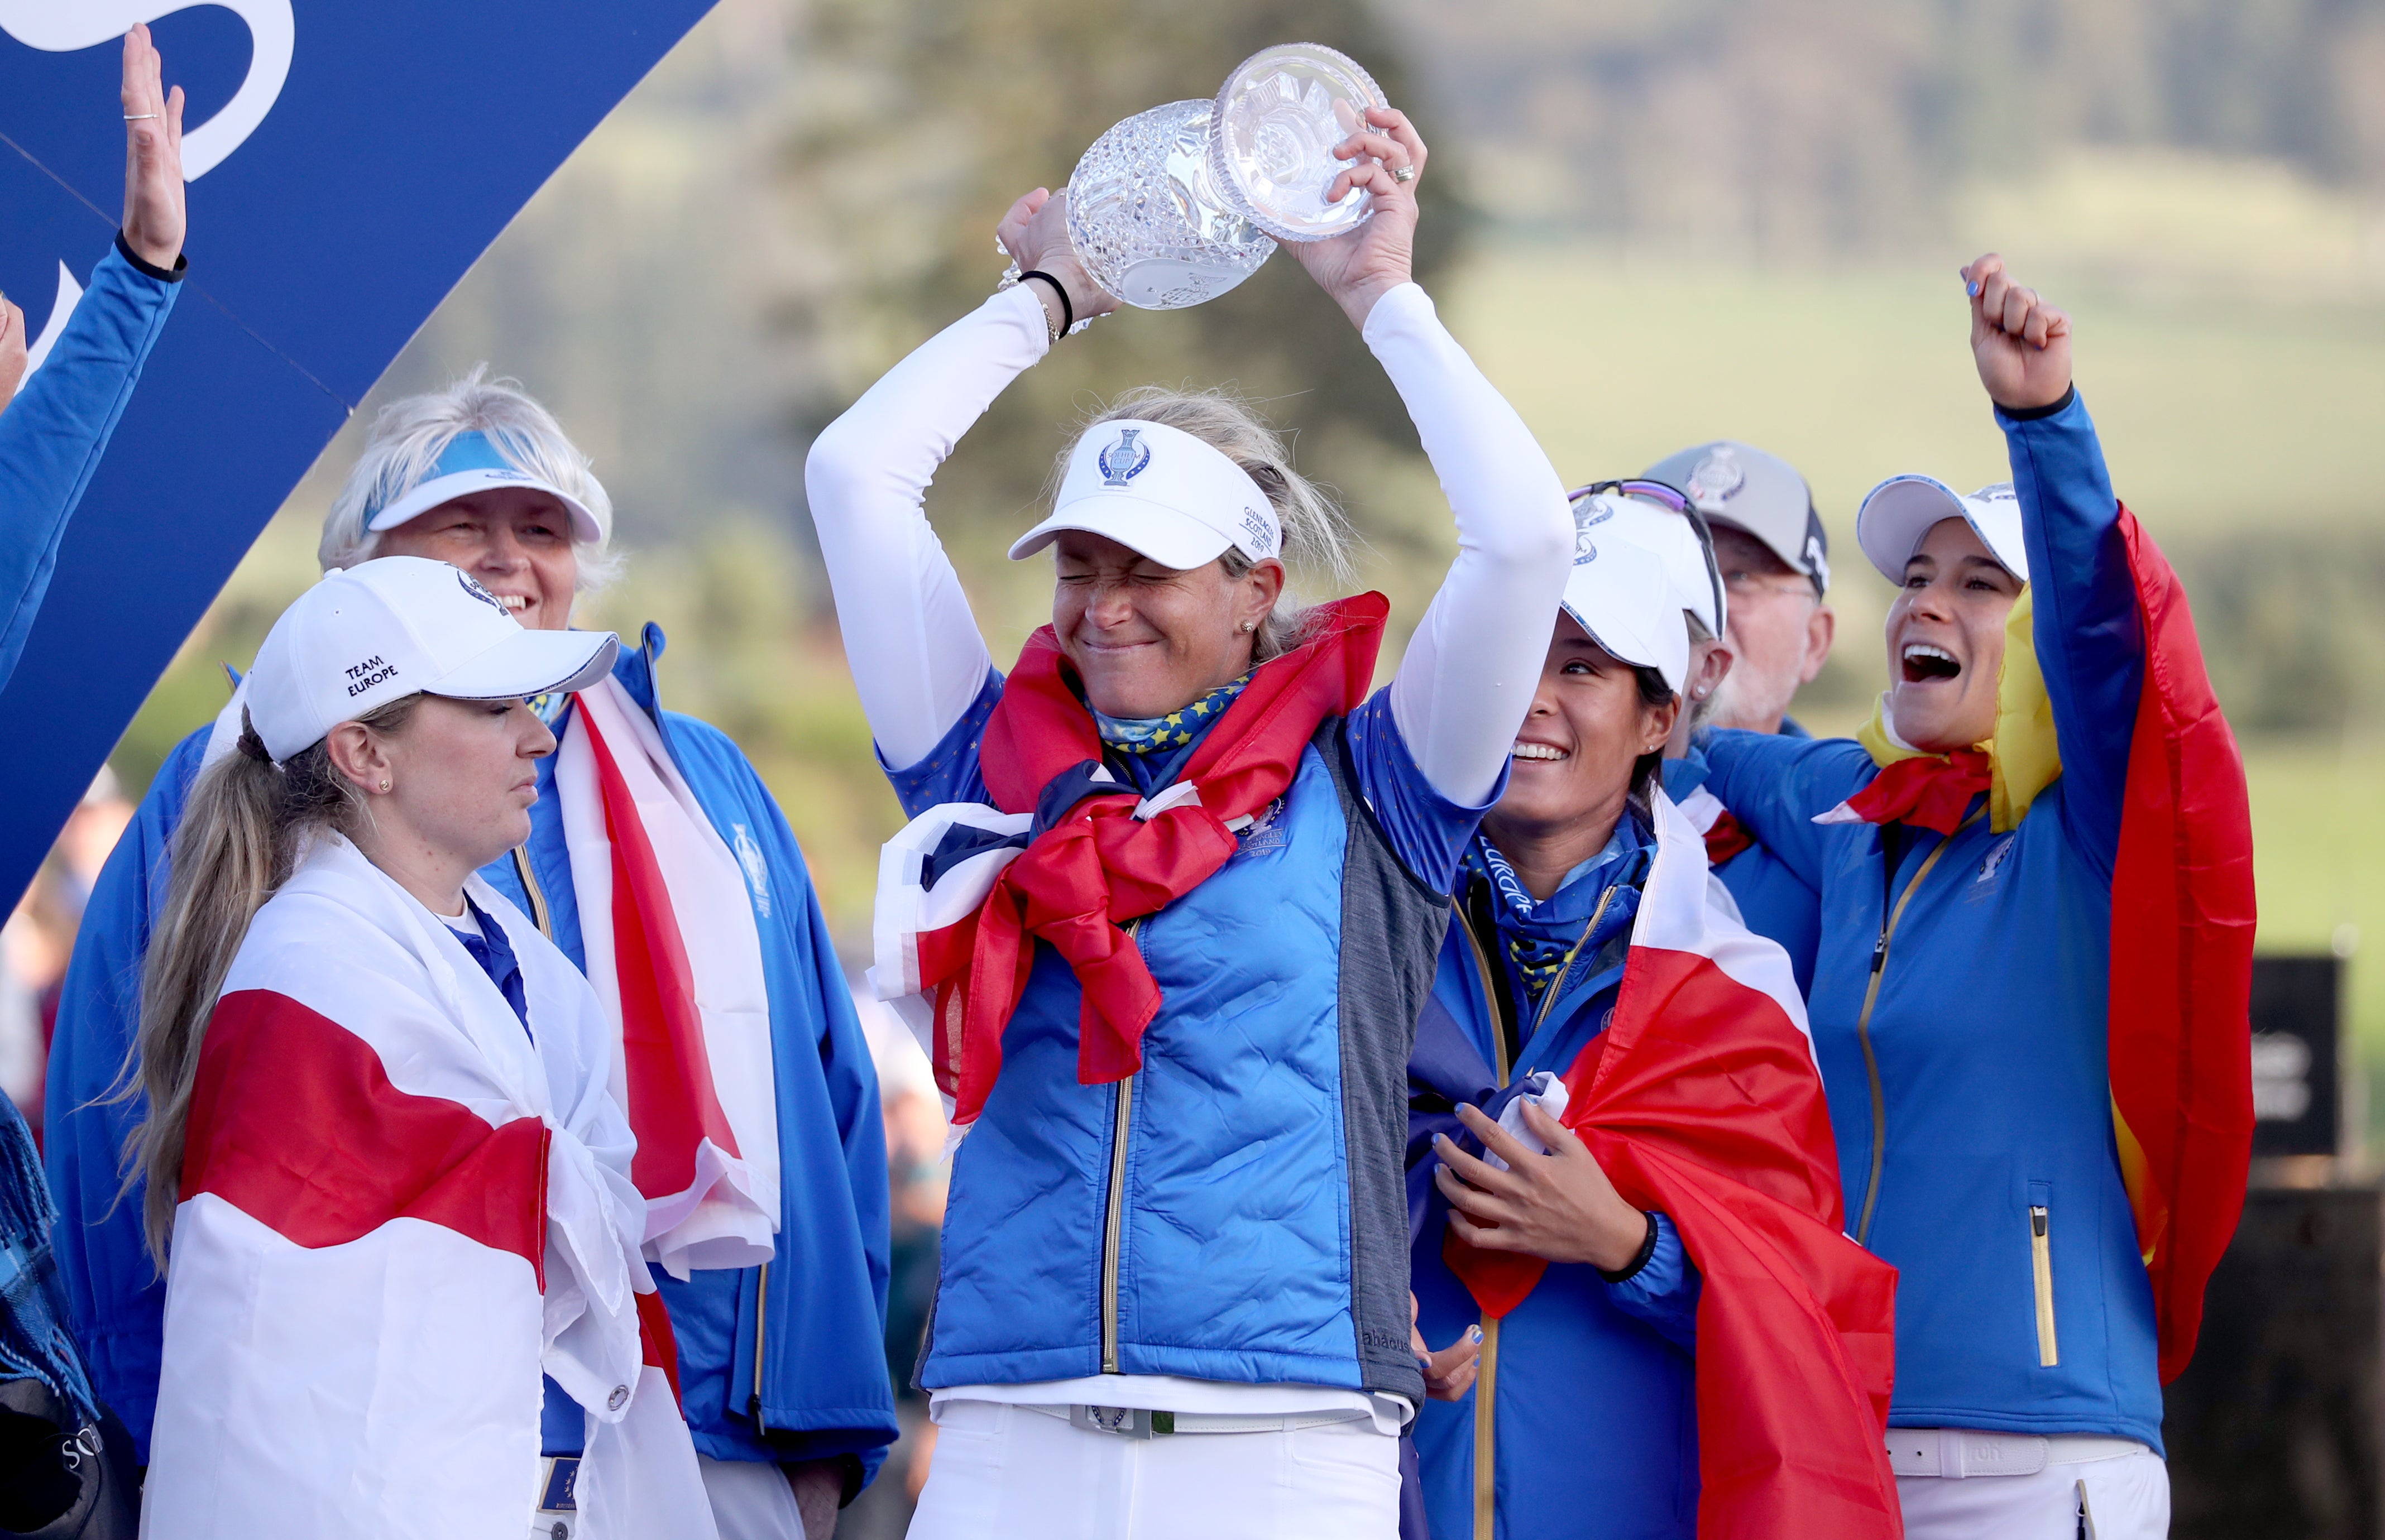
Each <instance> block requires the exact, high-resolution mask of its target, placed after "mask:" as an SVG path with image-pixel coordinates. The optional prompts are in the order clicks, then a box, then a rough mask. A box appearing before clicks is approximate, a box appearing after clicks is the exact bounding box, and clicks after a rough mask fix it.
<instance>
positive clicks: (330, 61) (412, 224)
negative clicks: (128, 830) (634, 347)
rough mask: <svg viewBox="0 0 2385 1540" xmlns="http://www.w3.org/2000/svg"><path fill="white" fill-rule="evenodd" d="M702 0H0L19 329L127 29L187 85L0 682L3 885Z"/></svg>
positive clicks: (62, 245)
mask: <svg viewBox="0 0 2385 1540" xmlns="http://www.w3.org/2000/svg"><path fill="white" fill-rule="evenodd" d="M712 4H713V0H578V3H575V4H566V3H565V0H385V3H372V0H214V3H212V4H193V3H191V0H0V292H6V294H8V295H9V296H11V297H12V298H14V299H15V300H16V301H17V303H18V304H19V305H21V306H22V307H23V309H24V312H25V322H26V329H27V332H28V334H29V335H30V336H31V338H32V339H33V341H34V344H35V347H36V348H38V347H39V346H40V344H41V342H42V340H43V338H44V336H50V335H55V334H56V328H57V327H58V326H59V325H61V324H63V322H64V319H65V316H66V312H67V310H68V309H69V308H70V307H71V305H72V304H73V302H74V299H75V297H76V296H77V295H78V294H79V293H80V292H81V286H82V285H83V284H84V283H85V282H87V281H88V280H89V278H90V275H91V269H92V268H93V267H94V266H95V265H96V264H97V263H98V261H99V259H100V258H101V256H103V255H105V254H106V251H107V249H108V244H109V242H110V241H111V239H112V238H113V236H114V232H115V230H116V225H117V220H118V218H119V215H120V213H121V210H122V208H123V202H124V131H123V125H122V123H121V121H120V116H121V115H120V112H119V107H118V105H117V89H118V84H119V76H120V73H121V68H122V64H121V60H122V54H121V45H120V42H119V40H120V39H121V38H122V36H123V33H124V31H126V29H128V28H130V27H131V25H132V24H133V23H135V22H141V21H145V22H147V23H149V25H150V28H151V31H152V32H153V33H154V35H155V37H156V43H157V46H158V48H159V50H160V52H161V53H162V54H163V56H164V58H165V64H166V82H167V84H168V85H169V86H171V85H181V86H182V87H183V89H184V91H185V92H186V93H187V96H188V103H187V106H186V108H185V111H184V115H183V125H184V133H183V141H182V157H183V172H184V175H185V176H186V177H187V178H188V179H189V180H190V239H189V243H188V245H187V247H186V248H185V250H186V253H187V255H188V256H189V258H190V264H191V267H190V274H189V277H188V279H186V280H185V285H186V287H185V290H184V292H183V293H182V295H181V299H180V300H179V301H178V302H177V304H176V305H175V309H174V314H173V317H172V318H171V320H170V321H169V323H168V325H167V328H166V330H165V333H164V335H163V337H162V338H161V339H160V340H159V342H158V343H157V347H156V351H155V353H153V354H151V356H150V359H149V364H148V367H147V369H146V371H145V373H144V375H143V377H142V380H141V386H140V389H139V391H138V392H137V393H136V394H135V395H134V396H133V398H132V402H131V406H130V407H128V408H127V410H126V411H125V414H124V416H123V419H122V421H121V422H120V423H119V425H118V428H117V430H116V435H115V438H114V440H113V441H111V442H110V444H109V446H108V450H107V454H106V459H105V460H104V461H103V462H102V463H101V465H100V467H99V470H98V473H97V474H96V475H95V476H94V478H93V479H92V483H91V488H90V491H88V492H87V493H86V494H85V496H84V498H83V502H82V505H81V509H80V511H78V512H77V514H76V515H75V518H74V522H73V524H72V525H71V526H70V527H69V529H68V532H67V537H66V542H65V545H64V547H63V548H62V549H61V550H60V552H59V554H58V563H57V570H56V577H55V578H53V580H52V582H51V585H50V590H49V596H48V598H47V600H46V602H44V605H43V608H42V612H41V615H40V618H39V619H38V620H37V621H36V622H35V624H34V627H33V629H32V632H31V636H30V638H29V639H28V640H27V643H26V647H25V652H24V656H23V658H22V660H21V661H20V662H19V664H18V667H17V671H16V674H15V676H14V677H13V678H11V679H10V680H9V681H8V684H7V688H6V689H5V690H0V767H5V768H0V787H5V791H6V802H5V810H4V811H0V894H5V895H9V896H13V895H15V894H17V893H18V892H19V891H21V890H22V889H23V887H24V885H25V883H26V882H27V881H29V880H30V879H31V876H32V874H33V871H34V869H35V867H36V866H37V865H38V864H39V863H40V862H41V860H42V857H43V855H44V852H45V851H47V850H48V848H49V844H50V841H51V839H52V838H55V837H56V831H57V828H58V826H59V825H60V824H61V823H62V822H63V821H64V820H65V817H66V814H67V813H68V811H69V809H71V808H72V807H73V805H74V803H75V801H76V799H77V798H79V797H80V796H81V793H82V791H83V789H84V788H85V787H86V786H87V785H88V784H89V783H90V780H91V777H92V776H93V775H94V773H95V772H96V771H97V769H98V767H99V765H100V764H101V763H102V761H104V760H105V759H106V756H107V754H108V752H109V751H110V750H112V749H113V748H114V747H115V745H116V740H117V739H118V738H119V736H120V735H121V734H122V733H123V731H124V728H125V726H126V725H127V724H128V723H129V722H131V719H132V714H133V713H134V712H135V711H136V710H138V709H139V707H140V704H141V702H142V701H143V700H144V698H145V697H146V695H147V693H148V691H149V689H150V687H151V686H152V685H154V684H155V683H156V679H157V677H158V676H159V675H160V674H161V673H163V672H164V670H165V668H166V666H167V664H169V662H170V661H171V660H172V657H173V654H174V651H175V649H176V648H177V647H179V646H180V645H181V641H182V640H183V638H185V637H186V636H188V635H189V634H190V631H191V628H192V627H194V625H196V624H197V622H198V620H199V617H200V615H202V614H203V613H204V612H205V611H206V607H207V604H208V602H210V601H212V600H213V599H214V597H215V595H216V593H217V591H218V590H219V589H221V588H222V586H223V583H224V580H225V579H226V578H229V577H230V576H231V570H232V568H233V567H234V566H235V565H238V563H239V561H240V559H241V556H242V555H243V553H245V552H246V551H247V549H248V547H249V545H250V543H251V542H252V541H253V540H256V535H257V532H258V531H259V530H260V529H262V528H264V527H265V523H266V521H267V520H268V518H270V517H271V516H272V515H273V512H274V510H275V509H276V508H278V507H279V506H280V505H281V501H282V499H283V498H285V497H286V496H287V495H288V494H289V492H290V490H291V488H292V487H293V486H295V485H296V484H297V482H298V479H299V478H300V477H301V476H303V475H304V474H305V473H306V468H307V467H308V466H310V465H312V464H313V463H314V460H315V457H316V456H317V455H318V454H319V453H321V452H322V449H323V446H324V444H326V443H327V442H329V441H330V440H331V435H332V434H333V433H334V432H336V431H337V430H338V429H339V428H340V425H341V424H342V423H343V421H344V420H345V419H346V417H347V416H348V414H349V413H351V412H353V411H354V410H355V409H356V404H357V402H358V401H360V400H361V399H362V398H363V396H364V394H365V392H366V391H368V389H370V388H371V386H372V384H373V382H374V381H375V380H376V379H379V378H380V377H381V371H382V370H383V369H385V368H387V367H388V366H389V364H390V362H391V360H392V359H393V358H395V357H396V356H397V354H398V351H399V350H400V349H401V348H403V347H404V346H405V345H406V342H407V340H408V339H410V338H411V337H412V336H413V335H414V333H415V331H416V329H418V328H419V327H420V326H421V325H422V323H423V321H424V320H425V319H426V318H428V317H429V316H430V315H431V311H432V310H433V309H434V308H435V307H436V306H437V305H438V304H439V302H440V301H441V300H442V299H443V298H444V297H445V296H446V294H447V292H448V291H449V290H450V289H452V288H453V287H454V286H455V284H456V280H457V279H460V278H462V277H463V276H464V272H465V269H467V268H468V267H470V266H471V265H472V263H473V262H474V261H475V260H476V259H477V258H478V257H479V256H480V255H481V252H482V251H484V250H486V249H487V247H488V245H489V242H492V241H493V240H494V239H495V238H496V236H497V232H498V231H500V230H503V229H504V228H505V226H506V222H507V221H508V220H510V219H511V218H512V217H514V215H515V213H516V212H517V211H518V210H519V209H520V207H521V206H522V205H523V204H525V203H527V202H528V201H529V200H530V197H531V193H533V192H537V191H538V189H539V187H540V186H541V185H542V184H543V182H544V181H545V180H546V179H547V178H548V177H549V176H550V175H552V174H553V173H554V171H555V168H556V167H557V166H559V165H561V164H562V163H563V160H564V158H565V157H566V156H567V155H569V154H570V153H571V152H572V150H573V149H574V148H576V147H577V146H578V145H579V143H581V140H582V139H584V138H586V137H587V135H588V133H589V131H590V130H593V128H594V127H595V126H596V124H597V123H598V121H599V120H601V119H602V118H604V117H605V115H606V113H607V112H609V111H611V110H612V108H613V106H614V105H615V104H616V103H618V101H620V99H621V98H622V97H623V96H624V95H626V94H628V93H629V91H630V89H631V87H632V86H634V85H636V84H637V83H638V81H640V80H641V79H643V77H644V76H645V74H646V72H647V71H648V70H649V69H651V68H654V66H655V64H656V62H657V61H658V60H660V59H661V57H662V56H663V55H664V54H665V53H667V52H668V51H669V49H670V47H671V46H672V44H674V43H677V42H678V41H679V40H680V39H681V37H682V36H683V35H685V33H686V32H687V30H688V29H689V28H690V27H692V26H693V25H694V24H695V22H696V21H697V20H698V19H701V18H702V17H703V15H704V14H705V12H706V11H707V10H709V9H710V8H711V6H712Z"/></svg>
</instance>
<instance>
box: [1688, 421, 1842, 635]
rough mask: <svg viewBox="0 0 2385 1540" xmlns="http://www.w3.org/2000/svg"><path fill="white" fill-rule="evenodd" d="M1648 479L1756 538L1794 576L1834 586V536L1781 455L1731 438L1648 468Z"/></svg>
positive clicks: (1819, 588)
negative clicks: (1794, 574) (1832, 549)
mask: <svg viewBox="0 0 2385 1540" xmlns="http://www.w3.org/2000/svg"><path fill="white" fill-rule="evenodd" d="M1644 474H1645V475H1646V476H1647V477H1648V478H1649V479H1651V480H1655V481H1663V482H1666V483H1667V484H1669V485H1671V486H1675V487H1679V488H1680V489H1681V490H1682V491H1683V492H1685V493H1686V494H1687V495H1688V497H1689V500H1690V503H1691V506H1692V507H1694V508H1696V509H1697V510H1698V512H1700V513H1702V514H1704V515H1705V516H1706V517H1707V518H1708V519H1710V520H1712V521H1713V522H1714V523H1716V524H1718V525H1723V526H1726V527H1728V528H1733V529H1737V530H1740V531H1742V533H1744V534H1747V535H1751V536H1753V537H1754V539H1755V540H1756V541H1757V542H1758V543H1760V544H1762V545H1763V546H1764V547H1765V548H1766V549H1767V550H1768V551H1770V552H1771V553H1773V554H1774V555H1775V556H1777V557H1779V559H1780V561H1781V564H1782V565H1785V566H1787V567H1788V568H1789V569H1790V570H1791V571H1792V572H1794V573H1797V574H1798V575H1799V576H1801V577H1803V578H1805V579H1806V581H1808V582H1810V583H1812V584H1813V585H1814V593H1815V595H1816V597H1817V598H1819V597H1822V596H1825V595H1827V594H1828V592H1829V587H1830V538H1829V534H1828V533H1827V532H1826V531H1825V530H1824V529H1823V528H1822V516H1821V514H1820V513H1819V512H1818V511H1817V509H1816V508H1815V506H1814V493H1813V490H1812V489H1811V488H1809V487H1807V486H1806V485H1805V478H1804V477H1802V476H1800V475H1798V474H1797V469H1796V467H1795V466H1792V465H1791V464H1790V463H1789V462H1788V461H1786V460H1783V459H1781V458H1780V457H1779V455H1777V454H1768V453H1766V452H1764V451H1763V450H1760V449H1758V448H1756V447H1755V446H1754V444H1744V443H1741V442H1739V441H1736V440H1732V439H1717V440H1715V441H1712V442H1710V443H1703V444H1692V446H1690V447H1689V448H1688V449H1684V450H1681V451H1679V453H1673V454H1667V456H1665V458H1663V459H1661V460H1659V461H1657V462H1656V463H1655V465H1653V466H1649V467H1648V469H1647V470H1646V472H1645V473H1644Z"/></svg>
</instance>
